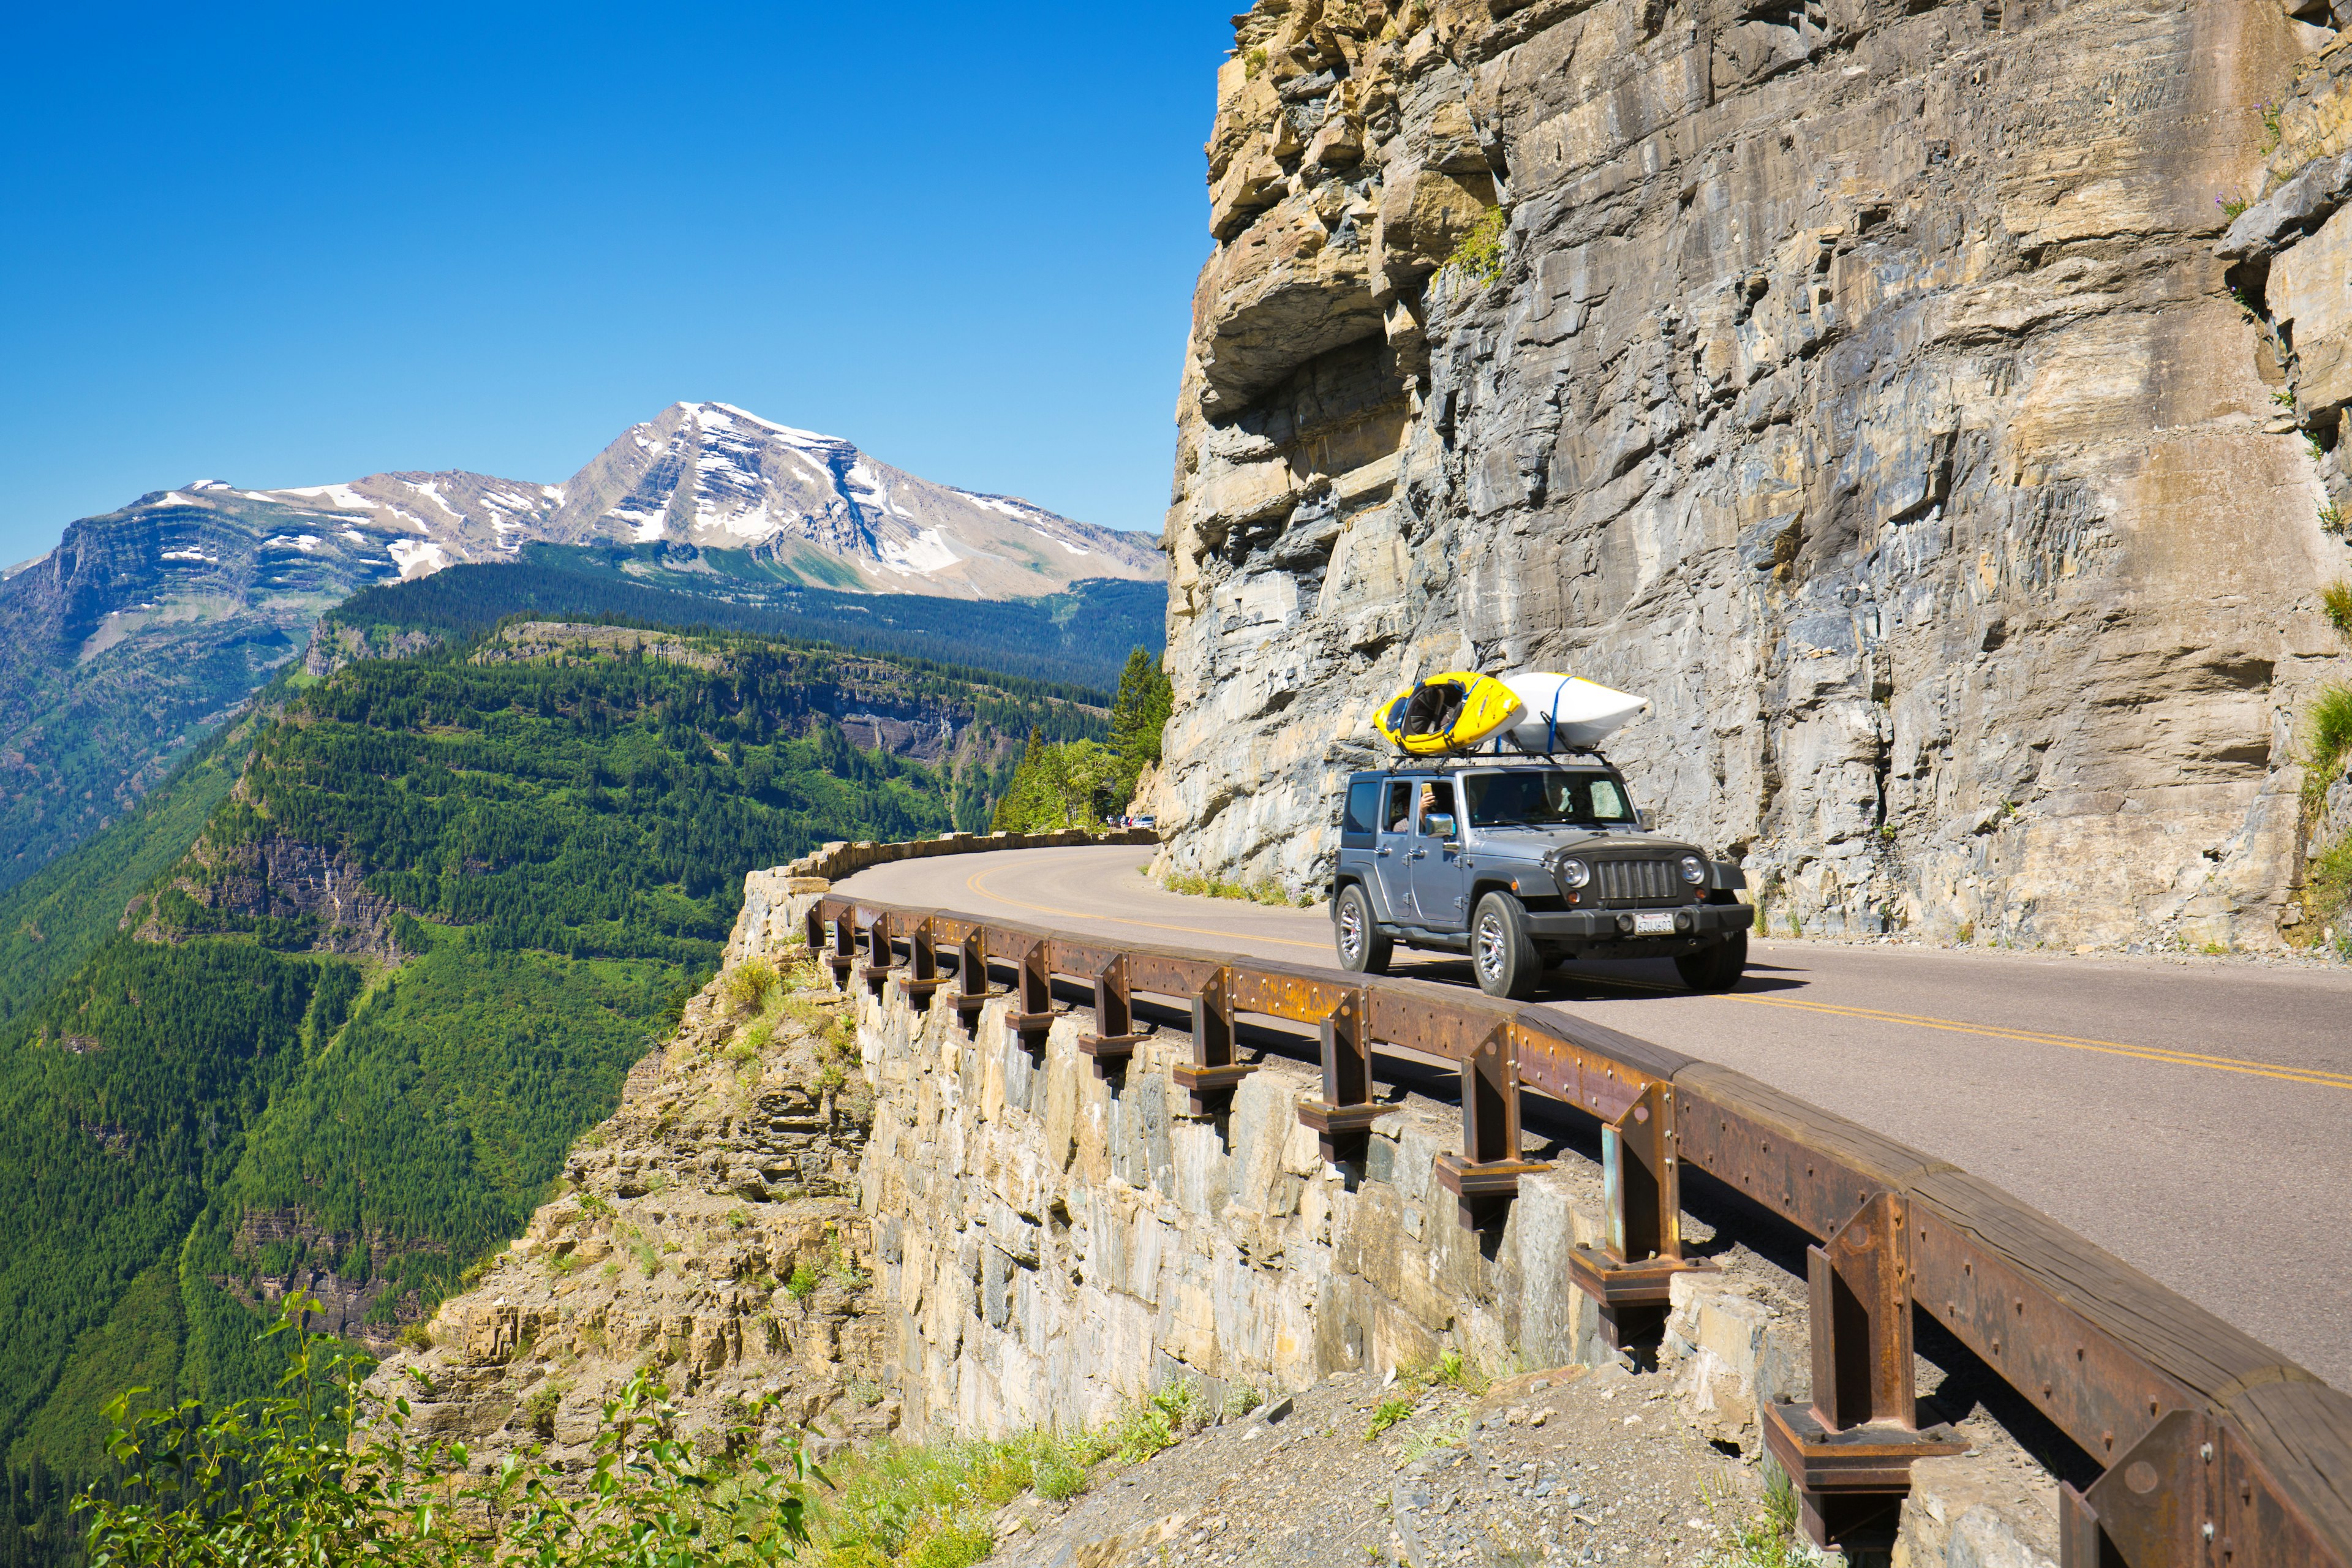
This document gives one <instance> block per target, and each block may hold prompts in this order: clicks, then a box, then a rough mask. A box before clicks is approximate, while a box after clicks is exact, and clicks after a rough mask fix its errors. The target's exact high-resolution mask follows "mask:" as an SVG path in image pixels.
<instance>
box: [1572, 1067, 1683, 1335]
mask: <svg viewBox="0 0 2352 1568" xmlns="http://www.w3.org/2000/svg"><path fill="white" fill-rule="evenodd" d="M1676 1142H1677V1130H1676V1128H1675V1087H1674V1085H1672V1084H1671V1083H1666V1082H1664V1081H1659V1082H1653V1083H1652V1084H1651V1085H1650V1086H1649V1087H1648V1088H1646V1089H1643V1091H1642V1092H1641V1094H1640V1095H1638V1096H1636V1097H1635V1099H1634V1100H1633V1104H1631V1105H1629V1106H1627V1107H1626V1108H1625V1110H1624V1113H1623V1114H1622V1115H1621V1116H1619V1117H1618V1118H1617V1120H1616V1121H1606V1122H1603V1123H1601V1202H1602V1204H1603V1205H1604V1207H1605V1208H1606V1209H1607V1210H1608V1220H1609V1238H1608V1240H1607V1241H1606V1242H1605V1243H1604V1244H1603V1245H1601V1246H1600V1247H1576V1248H1574V1249H1573V1250H1571V1251H1570V1254H1569V1258H1568V1272H1569V1278H1570V1280H1572V1281H1573V1282H1574V1283H1575V1285H1576V1287H1577V1289H1580V1290H1582V1291H1583V1292H1584V1293H1585V1294H1586V1295H1588V1296H1590V1297H1591V1298H1592V1299H1593V1300H1594V1301H1596V1302H1598V1303H1599V1304H1600V1308H1601V1339H1602V1340H1603V1341H1604V1342H1607V1344H1608V1345H1609V1347H1610V1348H1611V1349H1612V1350H1624V1349H1625V1348H1627V1347H1628V1346H1630V1345H1633V1344H1637V1343H1640V1342H1643V1341H1646V1340H1648V1339H1649V1338H1651V1337H1652V1336H1654V1335H1655V1334H1656V1333H1658V1332H1659V1331H1661V1330H1663V1329H1664V1327H1665V1323H1666V1310H1667V1307H1668V1305H1669V1303H1670V1302H1671V1301H1672V1300H1673V1287H1674V1278H1675V1275H1677V1274H1685V1273H1690V1272H1693V1271H1695V1270H1698V1269H1710V1268H1714V1267H1715V1266H1714V1265H1713V1264H1710V1263H1700V1262H1696V1261H1693V1260H1689V1259H1686V1258H1684V1257H1683V1225H1682V1215H1683V1196H1682V1192H1683V1184H1682V1159H1681V1156H1680V1154H1679V1152H1677V1150H1676V1146H1675V1145H1676Z"/></svg>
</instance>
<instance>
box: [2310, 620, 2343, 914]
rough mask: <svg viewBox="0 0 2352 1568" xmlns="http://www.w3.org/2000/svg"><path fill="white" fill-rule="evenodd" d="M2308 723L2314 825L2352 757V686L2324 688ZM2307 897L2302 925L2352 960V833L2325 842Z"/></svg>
mask: <svg viewBox="0 0 2352 1568" xmlns="http://www.w3.org/2000/svg"><path fill="white" fill-rule="evenodd" d="M2336 586H2337V587H2342V586H2343V584H2336ZM2331 592H2332V590H2331ZM2305 723H2306V732H2307V738H2306V740H2305V753H2306V759H2305V766H2304V784H2303V812H2304V820H2305V824H2306V825H2309V826H2316V825H2317V820H2318V818H2319V816H2320V813H2321V812H2322V811H2324V810H2325V809H2326V798H2327V792H2328V790H2329V788H2330V787H2332V786H2333V785H2334V784H2335V783H2336V780H2338V779H2340V778H2342V777H2343V776H2344V766H2345V763H2346V762H2347V760H2352V686H2346V685H2343V684H2341V683H2338V684H2335V685H2330V686H2327V687H2324V688H2322V689H2321V690H2320V693H2319V695H2318V696H2317V697H2316V698H2315V699H2314V700H2312V704H2311V711H2310V713H2309V714H2308V716H2307V718H2306V721H2305ZM2302 897H2303V907H2304V911H2305V923H2304V925H2303V927H2302V928H2301V929H2302V930H2303V931H2307V932H2308V933H2309V937H2310V939H2311V940H2314V941H2317V940H2320V939H2321V935H2322V932H2323V931H2326V930H2327V929H2328V928H2331V927H2332V928H2334V929H2335V930H2336V932H2337V941H2338V945H2339V949H2340V951H2341V952H2342V953H2343V956H2345V957H2347V958H2352V835H2346V836H2344V837H2339V838H2337V839H2336V841H2335V842H2334V843H2332V844H2325V845H2322V846H2320V849H2319V853H2318V855H2317V856H2315V858H2313V859H2312V861H2311V863H2310V868H2309V870H2308V871H2307V872H2306V874H2305V879H2304V886H2303V895H2302Z"/></svg>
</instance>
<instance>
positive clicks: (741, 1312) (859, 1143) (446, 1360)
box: [376, 976, 896, 1459]
mask: <svg viewBox="0 0 2352 1568" xmlns="http://www.w3.org/2000/svg"><path fill="white" fill-rule="evenodd" d="M803 978H805V976H803ZM841 1011H842V1008H841V1005H840V1004H839V1002H838V1001H837V1000H835V1001H831V1002H828V1001H825V1000H824V999H822V998H819V999H814V1000H803V999H802V998H798V997H791V996H787V997H782V998H772V1001H771V1008H770V1011H769V1012H768V1013H767V1014H766V1015H765V1016H761V1017H757V1018H754V1017H747V1016H744V1015H743V1014H742V1013H740V1011H738V1010H737V1009H735V1008H733V1007H730V1005H728V1003H727V1001H726V1000H725V998H724V996H723V994H722V993H721V988H720V987H719V986H718V985H716V984H714V985H713V986H712V987H711V988H710V989H709V990H707V991H705V992H704V993H703V994H701V995H699V996H698V997H696V998H695V999H694V1000H693V1001H692V1002H691V1003H689V1004H688V1008H687V1011H686V1016H685V1017H684V1019H683V1020H682V1022H681V1025H680V1027H679V1029H678V1032H677V1035H676V1036H675V1037H673V1038H672V1039H671V1040H670V1041H669V1043H668V1044H667V1047H664V1048H663V1049H661V1050H657V1051H656V1052H655V1053H654V1054H653V1055H651V1056H649V1057H647V1058H646V1059H645V1060H644V1061H642V1062H640V1063H639V1064H638V1065H637V1067H636V1068H635V1069H634V1070H632V1071H631V1073H630V1074H629V1079H628V1082H627V1085H626V1087H625V1089H624V1091H623V1095H622V1102H621V1109H620V1110H618V1111H616V1112H614V1115H613V1117H612V1119H611V1120H610V1121H606V1122H604V1124H603V1125H602V1126H600V1127H598V1128H597V1129H595V1131H592V1132H591V1133H590V1134H589V1135H588V1136H587V1137H586V1138H585V1139H583V1141H582V1142H581V1144H580V1146H579V1147H578V1148H577V1149H575V1150H574V1151H573V1152H572V1159H571V1162H570V1164H569V1167H568V1169H567V1171H566V1173H565V1174H566V1183H565V1185H566V1188H567V1191H566V1193H565V1194H564V1195H563V1196H562V1197H559V1198H558V1199H556V1200H555V1201H554V1202H552V1203H551V1204H549V1205H546V1206H545V1207H543V1208H541V1210H540V1211H539V1213H538V1214H537V1215H534V1216H533V1218H532V1220H531V1224H530V1229H529V1230H528V1231H526V1232H525V1233H524V1235H523V1236H522V1237H520V1239H518V1240H517V1241H516V1242H515V1243H514V1245H513V1246H512V1247H510V1248H509V1249H508V1251H506V1252H505V1253H502V1254H499V1255H498V1256H497V1258H495V1260H494V1261H493V1263H492V1264H491V1266H490V1267H489V1268H488V1270H487V1271H486V1272H485V1274H484V1277H483V1279H482V1282H481V1285H480V1287H479V1289H476V1290H474V1291H472V1292H471V1293H470V1294H467V1295H465V1296H460V1297H457V1298H455V1299H453V1300H449V1301H446V1302H444V1303H443V1304H442V1306H441V1308H440V1310H439V1312H438V1313H437V1314H436V1316H435V1317H434V1319H433V1320H432V1321H431V1322H430V1323H429V1324H427V1325H425V1327H424V1330H423V1331H422V1332H413V1333H411V1334H409V1335H408V1336H407V1342H406V1348H404V1349H402V1350H398V1351H396V1352H394V1354H392V1355H391V1356H390V1357H389V1358H388V1359H387V1360H386V1361H385V1363H384V1365H383V1368H382V1369H381V1370H379V1371H378V1373H376V1377H377V1379H378V1381H379V1383H380V1384H381V1385H383V1386H384V1387H386V1388H387V1389H395V1388H396V1389H397V1390H399V1391H403V1392H405V1393H407V1394H408V1396H409V1400H410V1404H411V1406H412V1407H413V1408H414V1409H415V1412H416V1429H417V1430H421V1431H425V1432H431V1433H436V1434H444V1435H447V1436H456V1437H459V1438H462V1439H463V1440H465V1441H467V1442H468V1443H472V1444H476V1445H478V1446H480V1447H484V1448H485V1449H487V1450H488V1451H490V1452H493V1453H499V1452H505V1451H509V1450H511V1449H512V1448H514V1447H518V1446H520V1445H522V1444H527V1443H532V1442H545V1443H548V1444H550V1445H551V1450H552V1452H553V1453H554V1454H555V1455H556V1456H557V1457H559V1458H566V1459H569V1458H574V1457H577V1456H578V1455H580V1454H583V1453H584V1452H585V1445H586V1444H587V1442H588V1441H589V1439H590V1438H591V1437H593V1435H594V1432H595V1428H596V1423H597V1419H598V1415H599V1411H600V1408H601V1405H602V1402H603V1401H604V1399H606V1398H608V1397H610V1396H611V1394H613V1393H614V1391H615V1390H617V1389H618V1388H619V1387H620V1386H621V1385H622V1384H625V1383H626V1382H627V1381H628V1378H629V1375H630V1373H632V1372H633V1371H634V1370H635V1369H636V1368H637V1367H640V1366H658V1367H660V1368H662V1369H663V1372H662V1375H663V1377H664V1379H665V1380H666V1381H667V1383H668V1384H669V1385H670V1387H671V1389H672V1391H673V1393H674V1394H676V1395H677V1399H678V1402H679V1405H680V1406H681V1408H682V1409H683V1410H684V1411H685V1412H686V1415H687V1419H688V1424H689V1426H692V1427H695V1428H704V1427H719V1426H725V1425H726V1418H727V1416H728V1414H729V1412H730V1410H732V1409H735V1408H739V1407H740V1405H744V1404H748V1403H750V1402H751V1401H752V1400H754V1399H756V1398H757V1397H758V1396H759V1395H760V1394H762V1393H774V1394H778V1395H780V1396H781V1398H782V1411H783V1414H784V1415H785V1417H786V1418H787V1419H789V1420H792V1421H793V1422H796V1423H810V1422H816V1423H817V1424H818V1425H819V1426H820V1427H821V1428H822V1429H824V1430H826V1431H829V1432H831V1433H833V1434H836V1435H839V1434H846V1433H852V1432H860V1431H885V1430H887V1429H888V1427H889V1426H891V1425H892V1424H893V1423H894V1422H895V1419H896V1406H895V1405H888V1404H881V1403H877V1402H878V1401H879V1400H880V1385H879V1384H878V1382H877V1378H878V1375H879V1373H878V1363H877V1359H876V1355H875V1350H876V1346H877V1342H878V1338H879V1333H880V1326H879V1324H878V1323H877V1321H876V1320H875V1319H874V1317H873V1316H872V1314H871V1311H870V1310H869V1308H868V1306H867V1302H868V1300H869V1299H870V1295H871V1292H870V1290H869V1289H868V1286H867V1278H866V1274H865V1273H864V1272H863V1270H862V1268H861V1265H862V1264H863V1263H865V1262H866V1259H867V1258H868V1255H869V1247H868V1244H867V1231H868V1228H869V1227H868V1226H867V1225H866V1222H865V1221H864V1219H863V1218H862V1217H861V1216H860V1215H859V1213H858V1209H857V1205H856V1200H855V1198H854V1196H853V1195H852V1194H853V1193H854V1190H855V1183H856V1173H857V1162H858V1156H859V1153H860V1152H861V1150H862V1148H863V1145H864V1142H865V1134H866V1128H867V1126H868V1124H869V1122H870V1121H871V1116H872V1104H873V1099H872V1095H871V1094H870V1093H869V1092H868V1091H867V1090H866V1087H865V1085H864V1084H863V1083H862V1082H860V1081H859V1080H857V1079H855V1078H854V1077H847V1076H846V1075H845V1072H844V1070H843V1064H844V1063H845V1062H846V1063H847V1064H848V1065H849V1066H850V1067H852V1068H854V1066H855V1060H856V1057H855V1047H854V1046H853V1045H851V1044H850V1043H849V1042H848V1040H847V1037H846V1034H845V1031H843V1030H842V1029H840V1028H837V1027H836V1026H835V1019H836V1018H837V1017H838V1016H839V1015H840V1013H841ZM420 1380H421V1381H420ZM730 1402H731V1403H730ZM836 1446H837V1437H836ZM819 1451H820V1452H822V1451H823V1446H822V1445H820V1447H819Z"/></svg>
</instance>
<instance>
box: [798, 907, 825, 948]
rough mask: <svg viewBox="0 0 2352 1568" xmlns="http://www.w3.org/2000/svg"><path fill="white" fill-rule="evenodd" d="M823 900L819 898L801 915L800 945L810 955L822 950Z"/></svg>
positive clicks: (823, 939) (823, 931)
mask: <svg viewBox="0 0 2352 1568" xmlns="http://www.w3.org/2000/svg"><path fill="white" fill-rule="evenodd" d="M824 933H825V925H824V900H823V899H819V900H816V902H814V903H813V904H811V905H809V907H808V908H807V910H804V911H803V913H802V915H801V945H802V946H803V947H805V948H807V949H808V950H809V954H810V956H811V957H814V956H815V955H816V954H817V953H819V952H824V941H825V936H824Z"/></svg>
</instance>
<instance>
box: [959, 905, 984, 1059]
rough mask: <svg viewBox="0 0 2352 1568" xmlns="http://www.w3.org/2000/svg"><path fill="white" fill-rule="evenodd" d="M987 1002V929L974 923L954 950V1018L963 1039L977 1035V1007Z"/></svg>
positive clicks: (978, 1013)
mask: <svg viewBox="0 0 2352 1568" xmlns="http://www.w3.org/2000/svg"><path fill="white" fill-rule="evenodd" d="M986 1005H988V932H987V931H986V929H985V928H982V927H978V926H975V927H974V928H972V929H971V931H966V932H965V933H964V938H963V945H962V947H961V949H960V950H959V951H958V952H957V953H956V999H955V1009H956V1017H957V1019H958V1021H959V1022H961V1024H962V1025H963V1032H964V1036H965V1037H966V1038H973V1037H978V1035H979V1034H980V1010H981V1009H982V1007H984V1006H986Z"/></svg>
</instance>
